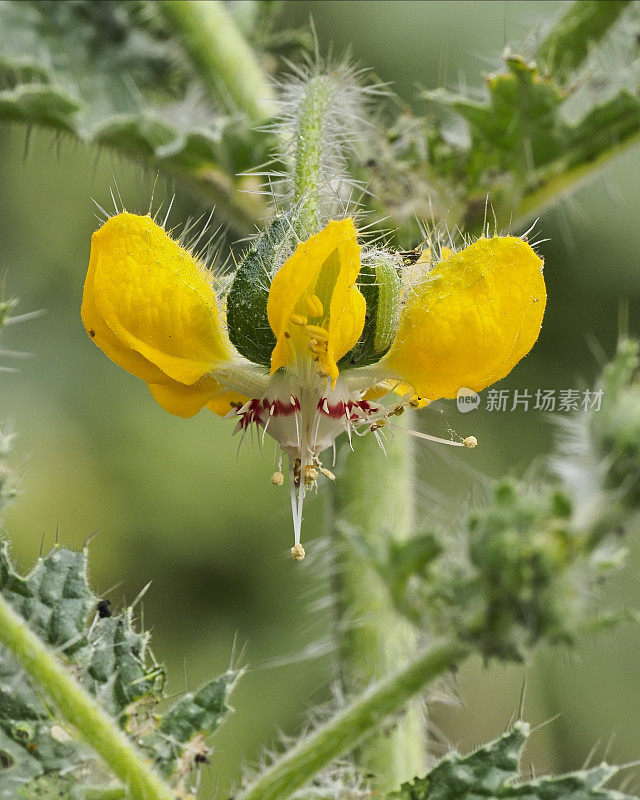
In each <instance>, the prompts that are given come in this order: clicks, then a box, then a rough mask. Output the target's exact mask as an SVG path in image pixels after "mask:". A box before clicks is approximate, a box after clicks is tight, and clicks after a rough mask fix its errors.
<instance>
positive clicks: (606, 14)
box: [537, 0, 630, 83]
mask: <svg viewBox="0 0 640 800" xmlns="http://www.w3.org/2000/svg"><path fill="white" fill-rule="evenodd" d="M629 4H630V2H629V0H577V2H573V3H571V4H570V5H569V8H568V9H567V10H566V11H565V13H564V14H563V15H562V16H561V17H560V19H559V20H558V21H557V22H556V23H555V24H554V25H553V27H552V28H551V30H550V31H549V33H548V35H547V36H546V37H545V38H544V39H543V40H542V42H541V43H540V44H539V45H538V50H537V56H538V59H539V60H540V61H541V62H542V63H543V64H544V65H545V67H546V69H547V70H548V71H549V72H550V73H551V74H552V75H553V77H554V78H555V80H557V81H559V82H560V83H562V82H564V81H565V80H566V79H567V77H568V76H569V75H570V74H571V73H572V72H575V71H576V70H577V69H578V68H579V67H580V66H581V65H582V63H583V62H584V60H585V59H586V57H587V55H588V54H589V50H590V49H591V48H592V47H593V46H594V45H595V44H597V43H598V42H599V41H600V40H601V39H602V38H603V37H604V36H605V35H606V34H607V32H608V31H609V29H610V28H611V26H612V25H614V24H615V23H616V22H617V21H618V20H619V18H620V15H621V14H622V13H623V12H624V11H626V9H627V8H628V7H629Z"/></svg>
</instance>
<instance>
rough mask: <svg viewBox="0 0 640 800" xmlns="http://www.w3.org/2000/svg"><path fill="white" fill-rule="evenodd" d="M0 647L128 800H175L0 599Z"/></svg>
mask: <svg viewBox="0 0 640 800" xmlns="http://www.w3.org/2000/svg"><path fill="white" fill-rule="evenodd" d="M0 642H1V643H2V644H3V645H5V647H7V648H8V649H9V650H10V651H11V652H12V653H13V655H14V656H15V658H16V659H17V660H18V662H19V663H20V664H21V666H22V667H23V668H24V669H25V670H26V671H27V672H28V674H29V675H30V676H31V677H32V678H33V679H34V681H35V682H36V683H37V685H38V686H39V687H40V688H41V689H43V690H44V691H45V692H46V693H47V694H48V695H49V697H50V698H51V699H52V700H53V701H54V702H55V704H56V705H57V706H58V708H59V709H60V712H61V713H62V716H63V717H64V718H65V719H66V720H67V722H69V723H70V724H71V725H73V726H74V727H75V728H76V729H77V730H78V731H79V733H80V734H81V735H82V737H83V738H84V739H85V741H86V742H87V744H89V745H90V746H91V747H92V748H93V749H94V750H95V751H96V753H98V755H100V756H101V757H102V759H103V760H104V762H105V763H106V764H107V765H108V766H109V767H110V768H111V769H112V771H113V772H114V774H115V775H116V776H117V777H118V778H119V779H120V780H121V781H122V783H123V785H124V786H126V787H127V789H128V795H127V796H130V797H131V798H133V800H175V795H174V794H173V792H172V791H171V789H170V788H169V787H168V786H167V785H166V784H165V783H164V782H163V781H162V779H161V778H160V776H159V775H157V773H156V772H155V771H154V770H153V768H152V767H151V766H150V765H149V763H148V762H147V760H146V759H145V757H144V756H143V755H142V754H140V753H138V752H137V751H136V750H135V748H134V747H133V745H132V744H131V742H130V741H129V739H128V738H127V737H126V736H125V734H124V733H123V732H122V731H121V730H120V729H119V728H118V727H117V725H116V724H115V723H114V721H113V720H112V719H111V718H110V717H109V716H108V714H107V713H106V712H105V711H103V709H102V708H101V707H100V706H99V705H98V704H97V703H96V701H95V699H94V698H92V697H91V696H90V695H89V694H88V693H87V692H86V691H85V690H84V689H83V688H82V686H80V684H79V683H78V682H77V681H75V680H74V679H73V678H72V677H71V675H70V674H69V672H68V671H67V670H66V669H65V667H64V665H63V663H62V661H60V660H59V659H58V658H57V657H56V656H55V655H54V654H53V653H52V652H50V651H49V650H48V649H47V647H46V646H45V645H44V644H43V642H42V641H41V640H40V639H39V638H38V636H36V634H35V633H33V631H31V630H30V629H29V628H28V627H27V625H26V623H25V621H24V620H23V619H22V618H21V617H20V616H19V615H18V614H16V612H15V611H14V610H13V609H12V608H11V606H10V605H9V604H8V603H7V601H6V600H5V599H4V598H3V597H2V596H0ZM114 791H116V790H114ZM111 796H112V797H114V795H111ZM107 797H109V795H107ZM115 797H117V794H116V795H115Z"/></svg>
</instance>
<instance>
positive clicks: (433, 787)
mask: <svg viewBox="0 0 640 800" xmlns="http://www.w3.org/2000/svg"><path fill="white" fill-rule="evenodd" d="M528 737H529V726H528V725H526V724H525V723H522V722H518V723H516V724H515V725H514V727H513V728H512V729H511V730H510V731H508V732H507V733H505V734H503V735H502V736H501V737H500V738H499V739H496V740H495V741H494V742H492V743H491V744H488V745H486V746H485V747H481V748H480V749H478V750H475V751H474V752H473V753H471V754H470V755H467V756H461V755H460V754H459V753H456V752H452V753H449V754H448V755H447V756H445V758H443V759H442V761H441V762H440V763H439V764H438V765H437V766H435V767H434V768H433V769H432V770H431V772H430V773H429V774H428V775H427V776H426V777H425V778H416V779H415V780H414V781H412V782H410V783H404V784H403V785H402V787H401V788H400V789H399V790H398V791H397V792H393V793H391V794H390V795H388V796H387V800H474V798H478V797H484V798H499V799H500V800H516V798H519V799H520V800H525V799H526V800H623V799H624V798H627V797H628V795H623V794H622V793H620V792H617V791H613V790H609V789H603V788H602V786H603V785H604V784H605V783H606V782H607V781H608V780H610V779H611V778H612V777H613V776H614V775H615V774H616V773H617V772H618V769H617V768H616V767H612V766H609V765H608V764H602V765H600V766H598V767H595V768H593V769H585V770H581V771H579V772H572V773H570V774H568V775H563V776H561V777H559V778H546V777H545V778H539V779H537V780H531V781H524V782H522V781H520V780H519V771H518V770H519V763H520V758H521V756H522V751H523V749H524V746H525V744H526V742H527V739H528ZM629 800H631V799H630V798H629Z"/></svg>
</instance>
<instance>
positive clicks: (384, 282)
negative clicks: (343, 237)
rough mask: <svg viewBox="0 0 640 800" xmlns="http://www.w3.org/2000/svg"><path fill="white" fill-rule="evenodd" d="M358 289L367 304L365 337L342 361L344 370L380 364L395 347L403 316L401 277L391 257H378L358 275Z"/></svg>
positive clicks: (363, 335) (340, 365)
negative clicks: (393, 346)
mask: <svg viewBox="0 0 640 800" xmlns="http://www.w3.org/2000/svg"><path fill="white" fill-rule="evenodd" d="M358 288H359V289H360V292H361V293H362V295H363V296H364V299H365V301H366V303H367V312H366V316H365V322H364V328H363V330H362V335H361V336H360V339H359V340H358V342H357V344H356V346H355V347H353V348H352V349H351V350H350V351H349V352H348V353H347V354H346V355H345V356H343V357H342V358H341V359H340V361H339V362H338V367H339V368H340V369H341V370H347V369H352V368H354V367H366V366H368V365H369V364H375V363H376V362H378V361H380V359H381V358H382V356H383V355H384V354H385V353H386V352H387V351H388V349H389V348H390V347H391V344H392V342H393V340H394V338H395V335H396V330H397V328H398V316H399V313H400V275H399V272H398V266H397V265H396V263H395V262H394V261H392V260H391V259H390V257H389V256H385V255H384V254H382V253H380V254H376V256H375V258H372V259H371V260H370V261H367V262H366V263H364V264H363V265H362V267H361V268H360V272H359V274H358Z"/></svg>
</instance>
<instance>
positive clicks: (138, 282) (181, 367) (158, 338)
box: [83, 212, 230, 384]
mask: <svg viewBox="0 0 640 800" xmlns="http://www.w3.org/2000/svg"><path fill="white" fill-rule="evenodd" d="M83 321H84V323H85V327H86V328H87V330H88V331H89V333H91V331H92V330H93V331H95V332H96V335H95V336H94V340H95V341H96V344H98V345H99V346H100V347H101V348H102V349H103V350H104V351H105V353H106V354H107V355H108V356H109V357H111V358H112V359H113V360H114V361H116V362H117V363H119V364H121V366H123V367H124V368H125V369H127V370H129V371H130V372H133V373H134V374H136V375H139V377H143V378H144V379H145V380H149V379H151V381H152V382H154V379H153V376H152V375H150V374H149V373H148V372H147V364H149V363H150V364H151V365H155V366H156V367H157V368H158V369H159V370H160V371H161V372H162V373H164V374H165V375H167V376H169V378H172V379H173V380H176V381H179V382H181V383H184V384H192V383H195V382H196V381H197V380H198V379H199V378H201V377H202V376H203V375H205V374H206V373H207V372H209V371H210V370H211V369H212V368H214V367H216V366H217V365H219V364H220V363H222V362H224V361H227V360H228V359H229V357H230V347H229V344H228V340H227V337H226V334H225V332H224V331H223V329H222V327H221V325H220V321H219V318H218V308H217V304H216V297H215V293H214V291H213V289H212V287H211V285H210V283H209V281H208V280H207V276H206V272H205V271H204V270H203V269H202V267H201V266H200V265H199V264H198V262H197V261H196V260H195V259H194V258H193V256H191V254H190V253H188V252H187V251H186V250H184V249H183V248H181V247H180V246H179V245H178V244H177V242H174V241H173V239H171V237H170V236H169V235H168V234H167V233H166V232H165V231H164V230H163V229H162V228H160V227H159V226H158V225H156V223H155V222H154V221H153V220H152V219H151V217H148V216H145V217H141V216H137V215H135V214H129V213H127V212H123V213H121V214H118V215H117V216H116V217H112V218H111V219H109V220H107V222H105V224H104V225H103V226H102V227H101V228H100V229H99V230H98V231H96V232H95V233H94V234H93V237H92V239H91V259H90V268H89V274H88V276H87V282H86V283H85V291H84V297H83ZM108 332H110V334H109V333H108ZM98 337H100V338H98ZM140 357H141V358H142V359H143V360H141V359H140ZM145 362H147V364H145ZM143 372H144V375H143V374H142V373H143ZM156 377H157V376H156ZM158 382H160V381H158Z"/></svg>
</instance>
